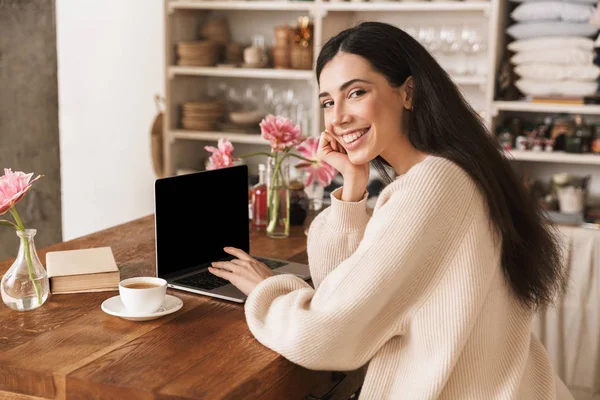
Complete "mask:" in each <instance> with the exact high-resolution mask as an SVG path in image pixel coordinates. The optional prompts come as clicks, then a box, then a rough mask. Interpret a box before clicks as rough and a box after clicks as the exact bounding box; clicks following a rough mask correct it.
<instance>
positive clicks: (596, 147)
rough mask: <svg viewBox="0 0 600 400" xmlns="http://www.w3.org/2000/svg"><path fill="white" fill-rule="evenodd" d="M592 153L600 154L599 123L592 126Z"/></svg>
mask: <svg viewBox="0 0 600 400" xmlns="http://www.w3.org/2000/svg"><path fill="white" fill-rule="evenodd" d="M592 152H594V154H600V122H596V123H595V124H594V139H593V140H592Z"/></svg>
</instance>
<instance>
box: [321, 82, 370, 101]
mask: <svg viewBox="0 0 600 400" xmlns="http://www.w3.org/2000/svg"><path fill="white" fill-rule="evenodd" d="M356 82H362V83H369V84H370V83H371V82H369V81H366V80H364V79H350V80H349V81H348V82H344V83H342V84H341V85H340V89H339V90H340V92H341V91H343V90H345V89H346V88H347V87H348V86H350V85H352V84H354V83H356ZM327 96H329V93H327V92H323V93H321V94H319V98H322V97H327Z"/></svg>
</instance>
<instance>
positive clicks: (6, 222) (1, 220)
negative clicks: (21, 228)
mask: <svg viewBox="0 0 600 400" xmlns="http://www.w3.org/2000/svg"><path fill="white" fill-rule="evenodd" d="M0 225H3V226H9V227H11V228H15V229H17V226H16V225H15V224H13V223H12V222H10V221H7V220H5V219H0Z"/></svg>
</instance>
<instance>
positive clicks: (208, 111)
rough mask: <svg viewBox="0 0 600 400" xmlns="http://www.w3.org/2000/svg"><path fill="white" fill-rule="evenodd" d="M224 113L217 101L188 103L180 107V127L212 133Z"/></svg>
mask: <svg viewBox="0 0 600 400" xmlns="http://www.w3.org/2000/svg"><path fill="white" fill-rule="evenodd" d="M224 113H225V106H224V104H223V103H219V102H218V101H190V102H186V103H183V105H182V106H181V126H182V127H183V129H190V130H194V131H214V130H216V129H217V122H219V121H220V120H221V119H222V117H223V115H224Z"/></svg>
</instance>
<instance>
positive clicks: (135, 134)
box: [56, 0, 164, 240]
mask: <svg viewBox="0 0 600 400" xmlns="http://www.w3.org/2000/svg"><path fill="white" fill-rule="evenodd" d="M56 21H57V22H56V25H57V47H58V92H59V124H60V158H61V177H62V221H63V222H62V229H63V240H70V239H72V238H75V237H79V236H82V235H85V234H88V233H91V232H95V231H98V230H101V229H104V228H107V227H110V226H114V225H117V224H120V223H124V222H127V221H130V220H132V219H135V218H138V217H141V216H144V215H148V214H150V213H152V212H153V184H154V173H153V170H152V164H151V159H150V145H149V132H150V127H151V124H152V121H153V119H154V117H155V115H156V109H155V106H154V101H153V95H154V94H155V93H160V94H164V84H163V79H164V66H163V64H164V61H163V60H164V54H163V26H164V12H163V3H162V1H161V0H102V1H97V0H56Z"/></svg>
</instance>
